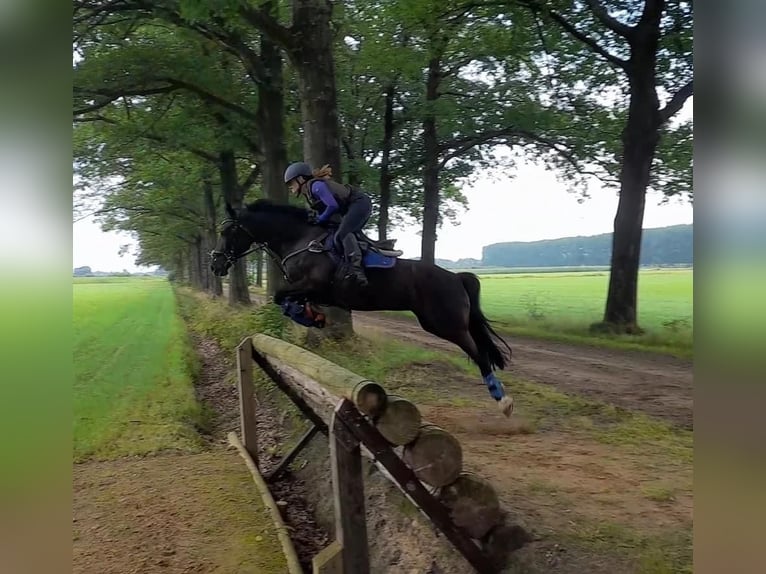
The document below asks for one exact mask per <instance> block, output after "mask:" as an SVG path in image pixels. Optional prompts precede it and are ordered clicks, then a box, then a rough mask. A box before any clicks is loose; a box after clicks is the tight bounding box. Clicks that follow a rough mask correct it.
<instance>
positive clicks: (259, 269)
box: [255, 251, 263, 287]
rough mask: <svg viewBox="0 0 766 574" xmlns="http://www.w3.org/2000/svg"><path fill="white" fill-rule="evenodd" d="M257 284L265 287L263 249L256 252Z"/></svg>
mask: <svg viewBox="0 0 766 574" xmlns="http://www.w3.org/2000/svg"><path fill="white" fill-rule="evenodd" d="M255 285H256V287H263V251H259V252H258V253H256V254H255Z"/></svg>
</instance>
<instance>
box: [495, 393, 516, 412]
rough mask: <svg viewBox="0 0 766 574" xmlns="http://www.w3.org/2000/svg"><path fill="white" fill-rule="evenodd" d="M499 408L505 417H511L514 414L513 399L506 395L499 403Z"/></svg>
mask: <svg viewBox="0 0 766 574" xmlns="http://www.w3.org/2000/svg"><path fill="white" fill-rule="evenodd" d="M497 406H498V407H500V410H501V411H502V413H503V414H504V415H505V416H507V417H510V416H511V414H512V413H513V398H512V397H509V396H508V395H506V396H504V397H503V398H502V399H500V400H499V401H497Z"/></svg>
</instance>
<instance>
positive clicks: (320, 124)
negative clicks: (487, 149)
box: [290, 0, 354, 340]
mask: <svg viewBox="0 0 766 574" xmlns="http://www.w3.org/2000/svg"><path fill="white" fill-rule="evenodd" d="M331 13H332V5H331V4H330V2H328V1H327V0H295V2H293V28H294V29H295V30H296V32H297V34H296V37H297V38H298V39H299V46H298V49H297V50H296V51H294V52H292V53H291V54H290V57H291V59H292V63H293V65H294V66H295V67H296V68H297V70H298V87H299V92H300V100H301V117H302V123H303V159H304V161H306V162H308V163H309V164H311V166H312V167H315V168H317V167H321V166H322V165H324V164H329V165H330V167H331V168H332V171H333V173H334V174H338V175H339V174H340V173H341V170H340V163H341V162H340V157H341V150H340V128H339V125H338V102H337V91H336V86H335V62H334V60H333V51H332V50H333V35H332V29H331V27H330V16H331ZM322 331H323V334H324V335H325V336H327V337H329V338H332V339H336V340H342V339H345V338H347V337H350V336H352V335H353V334H354V329H353V326H352V323H351V313H349V312H348V311H344V310H342V309H338V308H335V307H331V308H329V309H328V310H327V326H326V327H325V328H324V329H323V330H322ZM309 333H310V334H311V335H312V336H314V335H316V334H317V332H316V331H315V330H311V331H309Z"/></svg>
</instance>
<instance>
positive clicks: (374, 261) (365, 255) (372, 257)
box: [324, 233, 396, 269]
mask: <svg viewBox="0 0 766 574" xmlns="http://www.w3.org/2000/svg"><path fill="white" fill-rule="evenodd" d="M334 237H335V234H334V233H329V234H328V235H327V237H326V238H325V240H324V248H325V250H326V251H328V252H329V253H330V256H331V257H332V258H333V260H334V261H335V263H336V264H337V263H340V262H341V261H342V259H343V255H342V254H341V253H338V250H337V249H336V248H335V242H334V241H333V239H334ZM394 265H396V257H389V256H388V255H383V254H382V253H378V252H377V251H373V250H372V249H366V250H364V251H363V252H362V267H364V268H367V269H369V268H377V269H391V268H392V267H393V266H394Z"/></svg>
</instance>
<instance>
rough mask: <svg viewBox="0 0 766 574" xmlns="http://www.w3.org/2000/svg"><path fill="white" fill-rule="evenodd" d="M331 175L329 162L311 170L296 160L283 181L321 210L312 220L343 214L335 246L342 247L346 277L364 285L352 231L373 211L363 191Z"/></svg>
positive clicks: (358, 252)
mask: <svg viewBox="0 0 766 574" xmlns="http://www.w3.org/2000/svg"><path fill="white" fill-rule="evenodd" d="M331 177H332V169H331V168H330V166H329V165H325V166H323V167H321V168H319V169H315V170H312V169H311V166H310V165H309V164H307V163H305V162H296V163H292V164H290V165H289V166H288V167H287V169H286V170H285V183H286V184H287V185H288V186H289V188H290V191H292V192H293V193H294V194H295V197H300V196H303V197H304V198H305V199H306V201H307V202H308V204H309V206H310V207H311V209H312V210H314V211H315V212H316V213H320V212H321V213H320V215H319V217H318V218H316V220H315V223H318V224H320V225H322V224H325V223H327V222H328V221H329V220H330V218H332V217H333V216H334V215H336V214H337V215H340V216H341V217H342V219H341V221H340V226H339V227H338V231H337V232H336V233H335V238H334V242H335V246H336V247H337V248H338V249H339V251H343V253H344V255H345V258H346V262H347V263H348V268H349V271H348V274H347V275H346V278H349V277H350V278H352V279H354V280H355V281H356V283H357V285H359V286H360V287H364V286H365V285H367V277H366V276H365V274H364V270H363V269H362V251H361V249H360V248H359V243H358V242H357V240H356V236H355V233H356V232H357V231H361V230H362V229H363V228H364V226H365V225H366V224H367V220H369V218H370V214H371V213H372V202H371V201H370V197H369V196H368V195H367V194H366V193H364V192H363V191H361V190H359V189H357V188H356V187H351V186H347V185H342V184H340V183H338V182H337V181H334V180H333V179H331ZM314 217H315V216H314Z"/></svg>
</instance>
